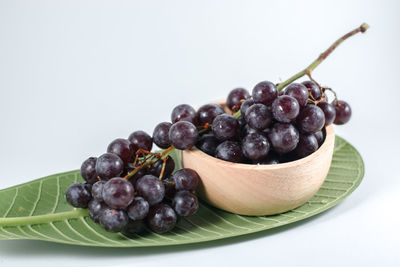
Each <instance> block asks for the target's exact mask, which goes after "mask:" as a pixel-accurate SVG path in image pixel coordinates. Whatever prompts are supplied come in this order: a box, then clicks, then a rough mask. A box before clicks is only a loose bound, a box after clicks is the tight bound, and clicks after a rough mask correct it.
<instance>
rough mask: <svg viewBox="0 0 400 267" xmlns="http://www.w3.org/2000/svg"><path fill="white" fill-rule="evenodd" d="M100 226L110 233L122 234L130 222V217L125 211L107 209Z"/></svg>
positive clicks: (101, 217) (102, 215)
mask: <svg viewBox="0 0 400 267" xmlns="http://www.w3.org/2000/svg"><path fill="white" fill-rule="evenodd" d="M99 221H100V225H101V226H103V227H104V229H105V230H106V231H108V232H112V233H117V232H121V231H122V230H123V229H124V228H125V227H126V226H127V225H128V222H129V218H128V215H127V214H126V212H125V211H123V210H116V209H112V208H106V209H105V210H104V211H103V212H102V214H101V216H100V219H99Z"/></svg>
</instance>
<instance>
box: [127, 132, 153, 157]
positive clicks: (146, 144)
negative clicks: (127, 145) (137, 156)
mask: <svg viewBox="0 0 400 267" xmlns="http://www.w3.org/2000/svg"><path fill="white" fill-rule="evenodd" d="M128 140H129V142H131V143H132V144H133V146H134V147H135V148H141V149H143V150H146V151H151V148H152V147H153V139H152V138H151V136H150V135H148V134H147V133H146V132H144V131H136V132H133V133H131V135H129V137H128ZM134 151H135V153H136V151H137V149H136V150H134Z"/></svg>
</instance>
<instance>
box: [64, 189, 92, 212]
mask: <svg viewBox="0 0 400 267" xmlns="http://www.w3.org/2000/svg"><path fill="white" fill-rule="evenodd" d="M65 197H66V199H67V201H68V203H69V204H71V205H72V206H74V207H76V208H87V206H88V203H89V201H90V200H91V199H92V195H91V194H90V190H89V187H88V186H87V185H86V184H83V183H75V184H72V185H70V186H69V187H68V189H67V192H66V193H65Z"/></svg>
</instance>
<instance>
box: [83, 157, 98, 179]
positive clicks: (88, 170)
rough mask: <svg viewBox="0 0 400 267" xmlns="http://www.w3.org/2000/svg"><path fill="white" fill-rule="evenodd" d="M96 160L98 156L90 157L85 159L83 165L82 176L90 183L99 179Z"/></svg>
mask: <svg viewBox="0 0 400 267" xmlns="http://www.w3.org/2000/svg"><path fill="white" fill-rule="evenodd" d="M96 161H97V158H95V157H90V158H88V159H87V160H85V161H84V162H83V163H82V166H81V176H82V178H83V179H84V180H85V181H86V182H88V183H90V184H94V183H95V182H97V181H98V180H97V173H96Z"/></svg>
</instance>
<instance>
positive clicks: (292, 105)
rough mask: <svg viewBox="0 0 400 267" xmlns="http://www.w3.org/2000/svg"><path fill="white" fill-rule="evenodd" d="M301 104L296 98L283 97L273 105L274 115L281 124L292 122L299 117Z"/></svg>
mask: <svg viewBox="0 0 400 267" xmlns="http://www.w3.org/2000/svg"><path fill="white" fill-rule="evenodd" d="M299 111H300V106H299V102H297V100H296V99H295V98H294V97H291V96H288V95H283V96H279V97H278V98H277V99H275V101H274V103H272V114H273V115H274V118H275V119H276V120H277V121H279V122H291V121H292V120H294V119H295V118H296V117H297V115H299Z"/></svg>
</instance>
